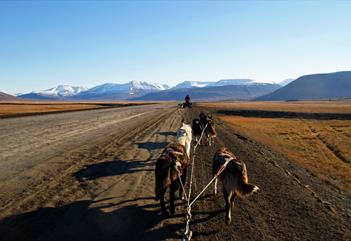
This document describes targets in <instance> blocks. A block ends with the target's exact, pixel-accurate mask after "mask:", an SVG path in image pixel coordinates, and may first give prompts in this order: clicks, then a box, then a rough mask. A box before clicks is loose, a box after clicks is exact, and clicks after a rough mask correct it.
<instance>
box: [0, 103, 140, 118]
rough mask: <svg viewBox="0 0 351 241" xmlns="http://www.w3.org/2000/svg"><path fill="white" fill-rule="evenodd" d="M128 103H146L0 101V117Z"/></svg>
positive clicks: (124, 104) (125, 104)
mask: <svg viewBox="0 0 351 241" xmlns="http://www.w3.org/2000/svg"><path fill="white" fill-rule="evenodd" d="M130 104H133V105H140V104H146V103H142V102H132V103H130V102H113V103H107V102H99V103H93V102H85V103H72V102H27V101H22V102H21V101H14V102H0V117H1V116H2V117H4V116H16V115H30V114H40V113H54V112H65V111H77V110H88V109H98V108H106V107H110V106H111V105H115V106H127V105H130Z"/></svg>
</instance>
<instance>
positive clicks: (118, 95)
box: [74, 80, 169, 100]
mask: <svg viewBox="0 0 351 241" xmlns="http://www.w3.org/2000/svg"><path fill="white" fill-rule="evenodd" d="M167 89H169V86H168V85H165V84H159V83H148V82H146V81H137V80H134V81H131V82H129V83H126V84H116V83H105V84H102V85H98V86H95V87H93V88H91V89H89V90H87V91H84V92H82V93H80V94H78V95H76V96H74V99H105V100H113V99H128V98H131V97H137V96H141V95H144V94H147V93H151V92H158V91H162V90H167Z"/></svg>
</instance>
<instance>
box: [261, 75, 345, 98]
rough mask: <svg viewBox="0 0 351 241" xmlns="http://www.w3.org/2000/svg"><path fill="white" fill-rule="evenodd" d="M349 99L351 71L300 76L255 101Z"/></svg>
mask: <svg viewBox="0 0 351 241" xmlns="http://www.w3.org/2000/svg"><path fill="white" fill-rule="evenodd" d="M349 97H351V71H344V72H336V73H329V74H312V75H305V76H302V77H300V78H298V79H296V80H294V81H293V82H291V83H290V84H288V85H286V86H284V87H282V88H280V89H278V90H276V91H274V92H273V93H270V94H267V95H264V96H261V97H259V98H257V100H317V99H338V98H349Z"/></svg>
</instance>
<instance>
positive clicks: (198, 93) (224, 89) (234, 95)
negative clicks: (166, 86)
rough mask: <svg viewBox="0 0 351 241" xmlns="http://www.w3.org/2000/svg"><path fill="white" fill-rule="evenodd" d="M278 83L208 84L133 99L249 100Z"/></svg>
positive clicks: (266, 92) (268, 91)
mask: <svg viewBox="0 0 351 241" xmlns="http://www.w3.org/2000/svg"><path fill="white" fill-rule="evenodd" d="M280 87H281V86H280V85H277V84H252V85H227V86H207V87H202V88H196V87H195V88H194V87H193V88H183V89H170V90H164V91H161V92H156V93H150V94H146V95H144V96H140V97H137V98H134V99H133V100H152V101H154V100H176V101H183V99H184V97H185V96H186V95H187V94H189V95H190V97H191V99H192V100H197V101H199V100H208V101H210V100H211V101H218V100H248V99H253V98H256V97H258V96H261V95H265V94H268V93H271V92H273V91H275V90H277V89H278V88H280Z"/></svg>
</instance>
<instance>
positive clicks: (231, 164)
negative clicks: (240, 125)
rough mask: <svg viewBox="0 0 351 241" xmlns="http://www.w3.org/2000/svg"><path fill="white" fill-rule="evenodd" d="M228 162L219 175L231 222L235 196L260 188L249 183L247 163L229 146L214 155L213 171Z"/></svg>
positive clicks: (227, 215)
mask: <svg viewBox="0 0 351 241" xmlns="http://www.w3.org/2000/svg"><path fill="white" fill-rule="evenodd" d="M226 162H227V165H226V167H225V169H224V170H223V172H222V173H221V174H220V175H219V176H218V178H219V179H220V180H221V181H222V187H223V195H224V199H225V203H226V223H227V224H230V222H231V208H232V205H233V204H234V198H235V196H240V197H243V196H246V195H249V194H252V193H255V192H257V191H258V190H259V188H258V187H257V186H256V185H253V184H250V183H249V178H248V175H247V169H246V165H245V163H244V162H243V161H241V160H239V159H238V158H237V157H236V156H235V155H234V154H233V153H232V152H231V151H229V150H228V149H227V148H224V147H223V148H220V149H218V150H217V152H216V153H215V155H214V157H213V166H212V171H213V175H216V174H217V173H218V171H219V170H220V168H221V167H222V165H223V164H224V163H226ZM216 193H217V178H216V179H215V194H216Z"/></svg>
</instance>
